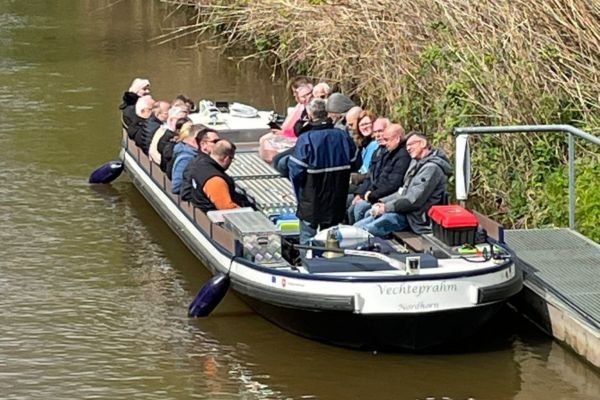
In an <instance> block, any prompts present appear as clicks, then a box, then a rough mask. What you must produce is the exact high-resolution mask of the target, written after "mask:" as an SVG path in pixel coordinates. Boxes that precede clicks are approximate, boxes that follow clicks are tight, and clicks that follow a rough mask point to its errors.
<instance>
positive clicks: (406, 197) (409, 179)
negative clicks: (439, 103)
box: [354, 132, 452, 237]
mask: <svg viewBox="0 0 600 400" xmlns="http://www.w3.org/2000/svg"><path fill="white" fill-rule="evenodd" d="M406 149H407V150H408V152H409V154H410V157H411V158H412V161H411V163H410V166H409V168H408V171H406V176H405V178H404V186H402V188H400V189H399V190H398V191H397V192H396V193H393V194H391V195H389V196H386V197H383V198H381V199H380V200H379V201H378V202H377V203H375V204H374V205H373V207H371V211H370V215H369V216H368V217H366V218H364V219H362V220H360V221H358V222H357V223H356V224H354V226H357V227H359V228H362V229H365V230H367V231H368V232H369V233H371V234H373V235H375V236H380V237H386V236H388V235H389V234H391V233H392V232H397V231H402V230H406V229H409V228H410V229H411V230H412V231H413V232H414V233H417V234H424V233H429V232H431V221H430V220H429V217H428V216H427V211H429V208H430V207H431V206H432V205H435V204H439V203H440V202H441V201H442V200H443V197H444V193H445V192H446V184H447V181H448V176H450V174H451V173H452V168H451V166H450V162H449V161H448V158H447V157H446V155H445V154H444V152H442V151H441V150H438V149H434V148H432V147H431V146H430V145H429V143H428V142H427V138H426V137H425V136H424V135H423V134H421V133H418V132H411V134H410V135H409V136H408V139H407V141H406Z"/></svg>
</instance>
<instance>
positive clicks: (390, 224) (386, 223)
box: [354, 213, 408, 237]
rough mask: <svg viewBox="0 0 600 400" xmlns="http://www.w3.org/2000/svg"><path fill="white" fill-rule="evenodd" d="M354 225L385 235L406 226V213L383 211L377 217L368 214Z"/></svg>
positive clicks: (373, 233) (377, 234)
mask: <svg viewBox="0 0 600 400" xmlns="http://www.w3.org/2000/svg"><path fill="white" fill-rule="evenodd" d="M354 226H356V227H359V228H362V229H364V230H366V231H368V232H369V233H370V234H372V235H374V236H378V237H386V236H388V235H389V234H391V233H392V232H397V231H403V230H405V229H406V228H408V221H407V219H406V215H404V214H398V213H383V215H380V216H379V217H377V218H373V217H371V216H368V217H366V218H363V219H361V220H360V221H358V222H357V223H355V224H354Z"/></svg>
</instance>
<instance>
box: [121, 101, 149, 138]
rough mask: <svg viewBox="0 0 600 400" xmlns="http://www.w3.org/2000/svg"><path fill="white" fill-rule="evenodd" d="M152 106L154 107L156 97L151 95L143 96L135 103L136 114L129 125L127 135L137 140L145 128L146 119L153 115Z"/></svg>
mask: <svg viewBox="0 0 600 400" xmlns="http://www.w3.org/2000/svg"><path fill="white" fill-rule="evenodd" d="M152 107H154V99H153V98H152V96H150V95H145V96H142V97H140V98H139V99H138V101H137V102H136V103H135V116H134V117H133V118H132V119H131V121H130V123H129V126H128V127H127V137H129V139H132V140H135V138H136V137H137V136H138V135H140V134H141V133H140V132H141V131H142V130H143V129H144V125H145V123H146V120H147V119H148V118H150V116H151V115H152Z"/></svg>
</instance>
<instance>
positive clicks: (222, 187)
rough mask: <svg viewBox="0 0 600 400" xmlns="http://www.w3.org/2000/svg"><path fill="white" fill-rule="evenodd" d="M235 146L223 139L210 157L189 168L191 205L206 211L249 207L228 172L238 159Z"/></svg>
mask: <svg viewBox="0 0 600 400" xmlns="http://www.w3.org/2000/svg"><path fill="white" fill-rule="evenodd" d="M235 150H236V147H235V145H234V144H233V143H231V142H230V141H229V140H227V139H221V140H219V141H218V142H217V143H215V146H214V148H213V151H212V153H211V154H210V156H200V157H196V158H194V160H193V161H192V162H191V163H190V164H189V165H188V167H189V168H190V169H189V176H190V179H191V183H192V191H191V198H190V200H191V202H192V203H193V204H194V205H195V206H196V207H198V208H199V209H201V210H202V211H204V212H208V211H212V210H227V209H232V208H238V207H246V206H248V205H250V203H249V202H248V200H247V199H246V198H245V197H244V196H243V195H241V194H239V193H237V192H236V191H235V182H234V181H233V178H231V177H230V176H229V175H227V174H226V173H225V171H226V170H227V168H229V166H230V165H231V162H232V161H233V159H234V157H235Z"/></svg>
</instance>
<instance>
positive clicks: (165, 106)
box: [134, 101, 171, 155]
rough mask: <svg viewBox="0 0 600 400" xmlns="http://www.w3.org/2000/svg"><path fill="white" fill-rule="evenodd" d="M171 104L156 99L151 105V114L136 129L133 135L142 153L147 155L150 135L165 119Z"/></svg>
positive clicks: (150, 141)
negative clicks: (140, 126)
mask: <svg viewBox="0 0 600 400" xmlns="http://www.w3.org/2000/svg"><path fill="white" fill-rule="evenodd" d="M170 107H171V104H169V102H168V101H157V102H156V103H154V107H152V115H151V116H150V118H148V119H147V120H146V121H145V122H144V126H143V127H142V129H140V130H138V132H137V133H136V136H135V137H134V140H135V144H136V145H137V146H138V147H139V148H140V149H142V151H143V152H144V154H146V155H148V150H150V143H152V137H153V136H154V134H155V133H156V131H157V130H158V128H160V126H161V125H162V124H164V123H165V122H166V121H167V118H168V116H169V108H170Z"/></svg>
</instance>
